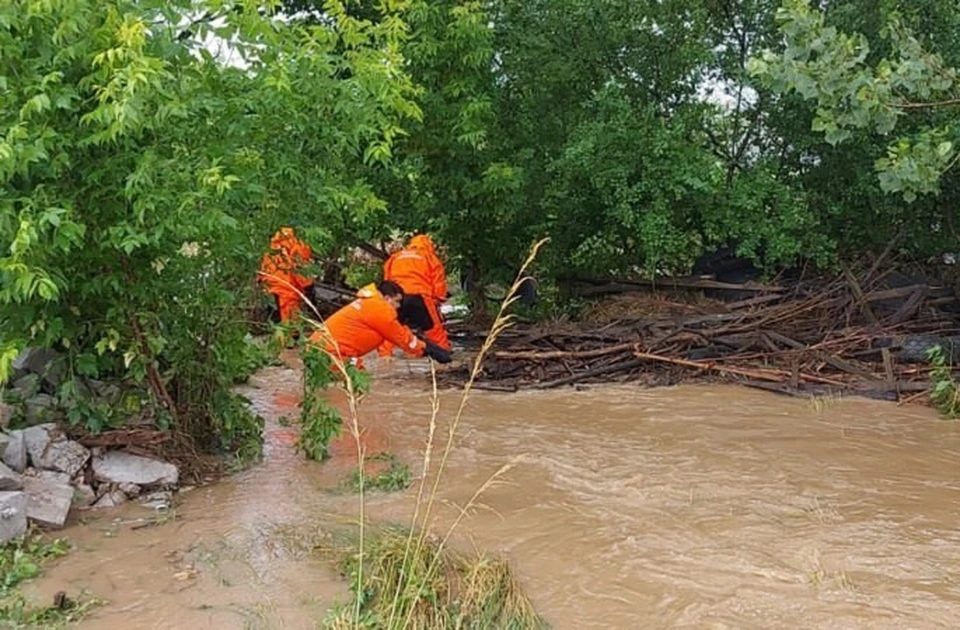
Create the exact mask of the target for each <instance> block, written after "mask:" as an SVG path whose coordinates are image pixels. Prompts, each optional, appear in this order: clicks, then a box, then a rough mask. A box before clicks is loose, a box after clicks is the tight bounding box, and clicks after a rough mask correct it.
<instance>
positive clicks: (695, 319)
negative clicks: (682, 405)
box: [447, 263, 960, 400]
mask: <svg viewBox="0 0 960 630" xmlns="http://www.w3.org/2000/svg"><path fill="white" fill-rule="evenodd" d="M657 286H658V288H659V290H660V291H661V293H659V294H658V293H653V292H651V290H650V289H651V283H649V282H642V281H618V282H617V283H613V284H611V283H606V284H602V285H601V284H598V283H584V284H582V285H581V286H580V287H579V288H578V291H579V292H580V293H581V294H584V295H590V294H593V295H597V294H602V293H607V294H609V293H619V294H621V295H620V297H619V298H615V299H614V301H613V302H607V303H605V304H602V305H601V306H600V307H598V309H597V310H599V311H601V314H603V313H602V312H603V311H604V310H605V311H607V313H608V314H609V315H610V316H609V317H600V318H599V319H600V321H596V320H597V319H598V318H596V317H595V318H593V323H589V324H586V323H582V324H580V325H577V326H573V325H563V326H561V325H554V326H548V327H539V328H531V329H528V330H522V331H520V330H516V329H515V330H514V334H513V335H512V336H510V337H504V338H503V339H502V340H501V342H500V344H499V347H498V348H497V351H495V352H494V353H493V354H492V355H491V357H490V358H489V359H488V360H487V361H486V362H485V363H484V366H483V371H482V374H481V376H480V379H479V383H478V385H479V387H481V388H486V389H498V390H509V391H515V390H517V389H520V388H533V389H549V388H553V387H559V386H563V385H571V384H578V383H589V382H599V381H607V382H609V381H639V382H641V383H644V384H647V385H666V384H673V383H676V382H678V381H680V380H689V379H691V378H698V377H709V378H720V379H725V380H732V381H736V382H740V383H742V384H745V385H750V386H756V387H760V388H763V389H771V390H774V391H779V392H783V393H793V394H801V395H809V394H811V393H823V392H825V391H833V392H848V393H857V394H862V395H867V396H871V397H878V398H887V399H895V400H898V399H901V398H917V397H918V392H923V391H925V390H926V389H927V388H928V386H929V379H928V372H929V368H928V366H927V365H926V364H927V362H928V360H927V351H928V350H929V349H930V348H933V347H934V346H937V345H939V346H941V347H942V348H943V350H944V353H945V354H946V356H947V357H953V356H955V355H956V354H958V352H957V351H960V337H955V335H957V334H958V331H960V316H958V313H960V303H958V302H957V299H956V296H955V295H954V291H953V290H952V289H951V288H948V287H944V286H937V285H936V284H933V283H931V282H930V281H929V280H928V279H926V278H920V279H919V280H918V277H917V276H914V277H911V276H907V275H904V274H901V273H899V272H895V271H887V272H885V273H878V263H875V264H874V265H873V266H872V267H871V268H869V269H866V270H864V271H863V272H862V273H860V274H854V273H853V272H851V271H849V270H845V271H844V272H843V273H841V274H838V275H836V276H834V277H828V278H825V277H822V276H820V277H814V278H803V277H801V278H798V279H794V280H792V281H789V282H780V283H777V284H773V285H766V286H760V285H756V284H752V283H747V284H740V285H733V284H726V283H719V282H716V281H712V280H705V279H702V278H674V279H667V280H659V281H658V282H657ZM664 289H675V290H676V289H681V290H684V291H690V290H704V289H705V290H707V292H708V293H713V294H719V295H721V296H724V297H726V298H728V299H729V298H730V297H731V294H734V296H735V297H737V298H738V299H737V301H733V302H726V303H724V302H719V301H715V300H704V299H702V298H701V299H699V300H693V301H691V300H689V299H688V300H686V301H685V302H680V301H677V300H676V299H672V300H671V299H666V298H664V297H662V295H663V293H662V291H663V290H664ZM678 296H679V294H676V295H672V297H674V298H676V297H678ZM604 320H606V321H604ZM461 376H462V375H461V374H460V373H458V372H451V373H448V375H447V379H448V383H449V382H453V381H457V380H458V379H459V378H461Z"/></svg>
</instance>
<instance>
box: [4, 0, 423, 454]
mask: <svg viewBox="0 0 960 630" xmlns="http://www.w3.org/2000/svg"><path fill="white" fill-rule="evenodd" d="M259 9H260V5H259V4H250V3H241V4H238V5H236V6H233V5H231V4H224V3H222V2H217V1H213V0H210V1H201V0H191V1H187V0H179V1H177V2H159V1H157V2H153V1H148V2H133V1H132V0H107V1H103V2H101V1H94V0H55V1H53V2H44V3H23V2H14V3H6V4H4V5H3V7H2V8H0V53H2V54H0V59H2V61H0V84H2V88H3V89H2V93H3V95H2V97H0V128H3V129H5V132H4V135H3V137H2V138H0V380H4V379H6V378H7V377H8V376H9V366H10V362H11V361H12V360H13V358H14V357H15V356H16V354H17V352H18V350H19V349H20V348H23V347H24V346H26V345H36V346H45V347H55V348H58V349H61V350H65V351H67V352H68V354H69V358H70V363H71V366H72V370H75V371H77V372H82V373H84V374H86V375H88V376H91V377H95V378H115V379H122V380H124V381H128V382H131V383H134V384H136V385H138V386H139V387H141V388H142V389H144V390H146V391H148V392H149V394H150V396H151V399H152V404H154V405H156V406H157V407H159V408H162V410H163V411H162V414H164V415H166V416H168V417H169V421H170V422H172V423H176V424H180V425H182V427H181V428H184V429H188V430H189V432H190V434H192V435H194V436H195V437H196V438H197V439H198V440H199V442H200V443H201V444H202V445H204V446H208V447H214V446H216V445H217V444H222V443H229V444H237V443H242V444H246V443H248V439H249V438H250V437H251V436H252V435H254V434H256V432H257V430H258V429H257V427H258V424H257V423H256V422H254V421H253V420H252V417H250V416H249V414H247V415H246V417H245V416H244V414H241V413H240V412H239V411H238V410H237V409H238V405H240V404H241V402H242V401H241V400H240V399H237V398H235V397H233V396H232V395H231V394H230V393H229V388H230V387H231V386H232V385H233V384H234V383H235V382H237V381H240V380H243V379H244V378H245V377H246V375H247V374H249V372H250V370H251V368H252V365H253V364H252V363H251V357H250V354H249V346H248V344H247V342H246V340H245V336H246V332H247V328H246V323H245V322H244V318H243V313H245V312H246V311H247V310H248V307H249V306H250V305H252V304H253V303H255V300H256V299H257V298H258V296H257V292H258V291H259V289H258V288H257V287H256V286H255V282H254V281H253V280H254V278H255V272H256V269H257V265H258V263H259V258H260V255H261V253H262V252H263V250H264V249H265V248H266V244H267V241H268V239H269V236H270V234H271V233H272V231H273V230H274V229H276V227H278V225H279V224H281V223H295V224H300V223H304V224H309V225H310V226H313V227H311V228H310V229H305V230H304V233H305V234H306V236H307V237H308V238H309V239H310V240H311V244H312V245H314V247H315V248H316V249H317V250H318V251H320V252H322V251H324V249H325V248H333V247H334V245H335V244H337V243H340V242H342V241H344V240H346V236H347V235H348V234H353V232H354V231H355V230H356V229H358V226H359V227H362V226H364V225H369V224H372V223H376V222H377V221H379V220H380V219H379V217H380V215H381V213H382V211H383V208H384V204H383V202H382V201H381V200H380V199H378V198H377V197H376V196H375V195H374V193H373V191H372V189H371V187H370V186H369V185H368V184H367V183H365V182H364V181H363V179H362V178H360V177H358V176H357V174H356V173H357V167H358V165H366V166H367V167H370V168H372V167H373V166H374V165H377V164H382V163H384V162H385V161H386V160H387V159H388V158H389V157H390V155H391V146H392V144H393V142H394V141H395V140H396V138H397V137H398V136H399V135H400V134H401V131H402V130H401V128H400V126H399V125H400V123H401V122H402V121H406V120H417V119H419V118H420V111H419V108H418V107H417V105H416V104H415V103H414V102H413V101H411V100H410V98H409V97H410V96H411V95H412V93H413V87H412V85H411V84H410V81H409V79H408V78H407V77H406V76H405V75H404V74H403V73H402V72H401V70H400V68H401V67H402V64H401V63H400V57H399V55H398V53H397V46H398V44H399V41H400V40H401V39H402V38H403V37H404V30H405V28H404V26H403V22H402V17H401V13H400V12H399V10H398V9H397V8H395V7H393V5H390V6H389V7H386V6H385V7H384V10H385V11H386V13H384V14H383V17H384V19H383V21H381V22H378V23H376V24H371V23H368V22H362V21H358V20H356V19H354V18H352V17H351V16H350V15H348V14H347V13H346V12H345V9H344V5H343V4H342V3H340V2H336V1H334V2H328V3H327V5H326V11H327V14H328V17H329V19H328V20H327V21H326V23H325V24H324V25H322V26H314V27H308V26H305V25H297V24H283V23H281V22H279V21H277V20H275V19H274V18H273V17H272V16H271V15H270V13H269V12H267V11H260V10H259ZM187 15H205V17H206V18H207V19H202V20H195V21H194V22H193V23H192V26H191V29H192V31H191V32H189V33H187V32H185V31H183V30H182V28H183V27H182V25H183V24H184V23H185V20H186V16H187ZM184 34H185V36H184ZM208 36H214V37H218V38H220V39H221V41H222V40H229V41H231V42H232V46H233V49H234V53H235V55H236V56H238V57H239V58H240V59H241V60H242V63H243V65H244V66H245V67H244V68H240V67H234V66H230V65H226V64H224V63H222V62H221V61H220V60H218V59H217V58H215V57H214V56H213V55H211V54H210V52H209V51H207V50H206V49H204V48H202V47H201V46H199V44H198V42H199V41H200V40H201V39H203V38H205V37H208ZM289 209H292V210H289ZM254 363H255V362H254ZM66 397H67V398H69V397H70V394H69V392H68V393H67V394H66ZM73 420H74V421H76V422H81V421H82V422H86V423H87V424H88V425H89V426H90V428H92V429H99V428H105V426H107V425H109V420H107V419H104V418H102V417H100V416H99V415H98V413H97V412H95V411H92V410H89V411H81V412H79V415H78V416H77V417H75V418H73ZM221 438H222V439H221Z"/></svg>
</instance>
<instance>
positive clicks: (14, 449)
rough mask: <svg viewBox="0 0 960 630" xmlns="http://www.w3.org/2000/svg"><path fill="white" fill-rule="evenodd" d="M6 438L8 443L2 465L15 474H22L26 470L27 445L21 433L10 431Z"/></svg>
mask: <svg viewBox="0 0 960 630" xmlns="http://www.w3.org/2000/svg"><path fill="white" fill-rule="evenodd" d="M6 437H7V439H8V440H9V442H8V443H7V448H6V450H4V453H3V463H4V464H6V465H7V466H9V467H10V468H11V469H12V470H14V471H15V472H23V471H24V470H26V468H27V443H26V440H24V438H23V431H11V432H10V433H9V434H8V435H7V436H6Z"/></svg>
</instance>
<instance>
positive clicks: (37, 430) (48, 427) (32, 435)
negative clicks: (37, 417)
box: [23, 422, 57, 468]
mask: <svg viewBox="0 0 960 630" xmlns="http://www.w3.org/2000/svg"><path fill="white" fill-rule="evenodd" d="M56 430H57V425H56V424H54V423H52V422H50V423H48V424H38V425H36V426H33V427H30V428H28V429H24V431H23V441H24V443H26V445H27V454H28V455H30V461H31V462H33V465H34V466H36V467H37V468H43V466H41V465H40V460H41V459H42V457H43V454H44V452H46V450H47V446H48V445H49V444H50V442H51V441H52V439H53V437H52V435H53V434H54V433H55V432H56Z"/></svg>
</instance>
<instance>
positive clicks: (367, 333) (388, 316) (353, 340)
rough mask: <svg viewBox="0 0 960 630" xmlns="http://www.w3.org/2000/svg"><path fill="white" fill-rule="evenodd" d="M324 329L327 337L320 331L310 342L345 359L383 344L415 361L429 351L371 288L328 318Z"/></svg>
mask: <svg viewBox="0 0 960 630" xmlns="http://www.w3.org/2000/svg"><path fill="white" fill-rule="evenodd" d="M324 326H325V328H326V334H324V332H323V331H317V332H315V333H313V334H312V335H311V336H310V340H311V341H313V342H314V343H316V344H318V345H321V346H323V347H324V348H326V349H327V351H328V352H331V353H336V352H337V351H338V350H339V352H340V356H341V357H344V358H352V357H362V356H364V355H366V354H367V353H369V352H372V351H373V350H375V349H376V348H377V346H379V345H380V344H381V343H383V342H384V340H386V341H389V342H391V343H393V344H394V345H396V346H399V347H400V348H403V350H404V352H406V353H407V354H411V355H413V356H415V357H421V356H423V351H424V350H425V348H426V345H425V344H424V343H423V342H422V341H421V340H420V339H418V338H417V337H416V335H414V334H413V333H412V332H410V329H409V328H407V327H406V326H404V325H403V324H401V323H400V322H399V321H398V320H397V309H395V308H393V305H392V304H390V303H389V302H387V300H386V299H385V298H384V297H383V296H382V295H380V292H379V291H377V288H376V286H374V285H372V284H371V285H368V286H366V287H364V288H362V289H360V290H359V291H358V292H357V299H356V300H354V301H353V302H351V303H350V304H347V305H346V306H344V307H343V308H341V309H340V310H339V311H337V312H336V313H334V314H333V315H331V316H330V317H328V318H327V321H325V322H324ZM333 342H336V344H334V343H333Z"/></svg>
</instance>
